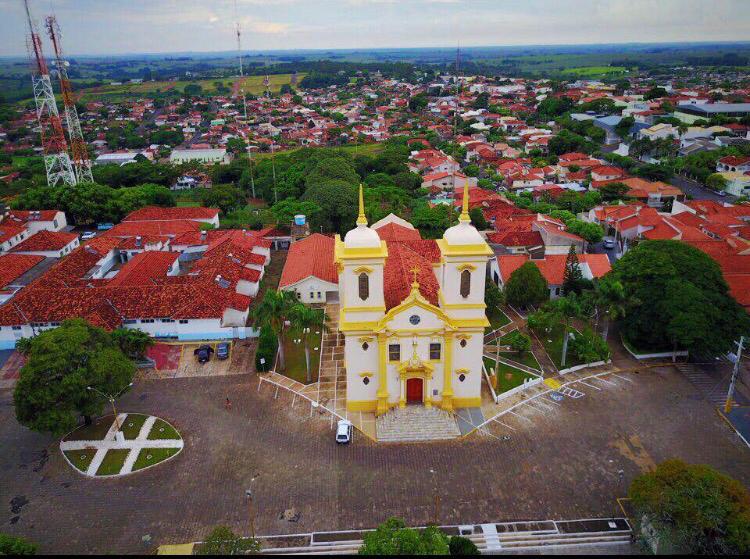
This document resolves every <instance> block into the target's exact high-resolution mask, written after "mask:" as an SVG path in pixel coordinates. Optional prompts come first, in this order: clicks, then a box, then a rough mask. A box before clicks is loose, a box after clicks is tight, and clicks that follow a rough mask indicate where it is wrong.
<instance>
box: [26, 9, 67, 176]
mask: <svg viewBox="0 0 750 559" xmlns="http://www.w3.org/2000/svg"><path fill="white" fill-rule="evenodd" d="M24 8H25V9H26V19H27V21H28V24H29V37H28V40H27V48H28V50H29V60H30V61H31V86H32V89H33V91H34V104H35V105H36V118H37V121H38V122H39V128H40V132H41V136H42V149H43V152H44V167H45V170H46V172H47V184H48V185H49V186H56V185H57V184H58V183H59V182H60V181H62V182H63V184H64V185H66V186H73V185H75V184H76V182H77V180H76V175H75V172H74V171H73V165H72V163H71V161H70V156H69V155H68V143H67V142H66V140H65V132H64V130H63V125H62V120H61V119H60V114H59V113H58V112H57V102H56V101H55V94H54V92H53V90H52V82H51V80H50V77H49V69H48V68H47V61H46V60H45V58H44V51H43V50H42V40H41V38H40V36H39V32H38V31H37V27H36V25H35V23H34V20H33V19H32V17H31V11H30V10H29V0H24Z"/></svg>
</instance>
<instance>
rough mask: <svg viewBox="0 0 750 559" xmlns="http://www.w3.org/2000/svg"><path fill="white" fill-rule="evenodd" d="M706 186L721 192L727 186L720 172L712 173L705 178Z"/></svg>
mask: <svg viewBox="0 0 750 559" xmlns="http://www.w3.org/2000/svg"><path fill="white" fill-rule="evenodd" d="M706 186H707V187H708V188H710V189H711V190H715V191H716V192H721V191H722V190H725V189H726V187H727V179H726V178H724V176H723V175H722V174H721V173H713V174H711V175H709V176H708V178H707V179H706Z"/></svg>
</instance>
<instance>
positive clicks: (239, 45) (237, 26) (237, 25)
mask: <svg viewBox="0 0 750 559" xmlns="http://www.w3.org/2000/svg"><path fill="white" fill-rule="evenodd" d="M234 24H235V31H236V33H237V58H238V60H239V62H240V80H239V82H240V92H241V93H242V110H243V113H244V115H245V122H247V98H246V97H245V74H244V72H243V69H242V38H241V37H242V32H241V31H240V18H239V16H238V15H237V0H234Z"/></svg>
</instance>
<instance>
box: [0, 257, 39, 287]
mask: <svg viewBox="0 0 750 559" xmlns="http://www.w3.org/2000/svg"><path fill="white" fill-rule="evenodd" d="M42 260H44V256H38V255H35V254H5V255H2V256H0V288H3V287H5V286H7V285H8V284H10V283H11V282H13V281H15V280H17V279H18V278H20V277H21V276H22V275H24V274H25V273H26V272H28V271H29V270H31V269H32V268H33V267H34V266H36V265H37V264H39V263H40V262H41V261H42Z"/></svg>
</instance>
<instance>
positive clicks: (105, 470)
mask: <svg viewBox="0 0 750 559" xmlns="http://www.w3.org/2000/svg"><path fill="white" fill-rule="evenodd" d="M129 453H130V450H129V449H127V448H116V449H115V448H113V449H111V450H108V451H107V454H105V455H104V460H102V463H101V465H100V466H99V469H98V470H97V471H96V475H98V476H112V475H115V474H119V473H120V470H122V467H123V466H124V465H125V459H126V458H127V457H128V454H129Z"/></svg>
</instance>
